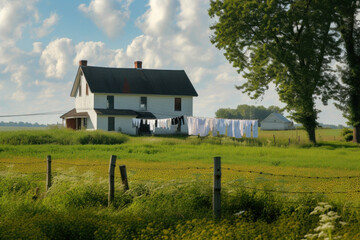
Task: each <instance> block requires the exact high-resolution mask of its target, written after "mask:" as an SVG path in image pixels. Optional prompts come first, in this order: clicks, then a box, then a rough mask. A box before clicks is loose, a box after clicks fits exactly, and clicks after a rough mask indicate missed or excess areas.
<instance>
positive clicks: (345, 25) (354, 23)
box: [336, 0, 360, 143]
mask: <svg viewBox="0 0 360 240" xmlns="http://www.w3.org/2000/svg"><path fill="white" fill-rule="evenodd" d="M336 10H337V12H338V14H339V18H338V21H337V25H338V30H339V32H340V33H341V39H342V40H343V44H344V50H345V55H344V63H345V67H343V68H342V70H341V79H342V83H343V84H342V85H341V86H340V88H339V90H340V91H339V93H340V94H339V96H338V102H339V103H338V104H337V107H338V108H340V109H341V110H343V112H344V116H345V118H347V119H348V120H349V124H350V125H352V126H353V127H354V130H353V133H354V134H353V141H354V142H357V143H360V26H359V20H357V16H359V10H360V1H359V0H341V1H340V0H339V4H338V6H337V8H336Z"/></svg>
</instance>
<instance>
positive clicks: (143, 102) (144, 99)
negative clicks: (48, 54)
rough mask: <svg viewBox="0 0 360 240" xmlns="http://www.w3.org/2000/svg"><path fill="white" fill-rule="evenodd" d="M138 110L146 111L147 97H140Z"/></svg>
mask: <svg viewBox="0 0 360 240" xmlns="http://www.w3.org/2000/svg"><path fill="white" fill-rule="evenodd" d="M140 110H143V111H146V110H147V97H140Z"/></svg>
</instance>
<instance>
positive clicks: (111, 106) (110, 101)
mask: <svg viewBox="0 0 360 240" xmlns="http://www.w3.org/2000/svg"><path fill="white" fill-rule="evenodd" d="M106 108H107V109H114V96H107V101H106Z"/></svg>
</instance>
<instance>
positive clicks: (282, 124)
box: [260, 113, 295, 130]
mask: <svg viewBox="0 0 360 240" xmlns="http://www.w3.org/2000/svg"><path fill="white" fill-rule="evenodd" d="M260 123H261V130H291V129H295V127H294V123H293V122H292V121H290V120H289V119H287V118H286V117H284V116H283V115H281V114H279V113H271V114H270V115H269V116H267V117H266V118H265V119H264V120H262V121H261V122H260Z"/></svg>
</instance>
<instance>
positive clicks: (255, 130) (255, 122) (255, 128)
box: [252, 120, 258, 138]
mask: <svg viewBox="0 0 360 240" xmlns="http://www.w3.org/2000/svg"><path fill="white" fill-rule="evenodd" d="M252 126H253V127H252V132H253V137H254V138H257V137H258V120H252Z"/></svg>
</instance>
